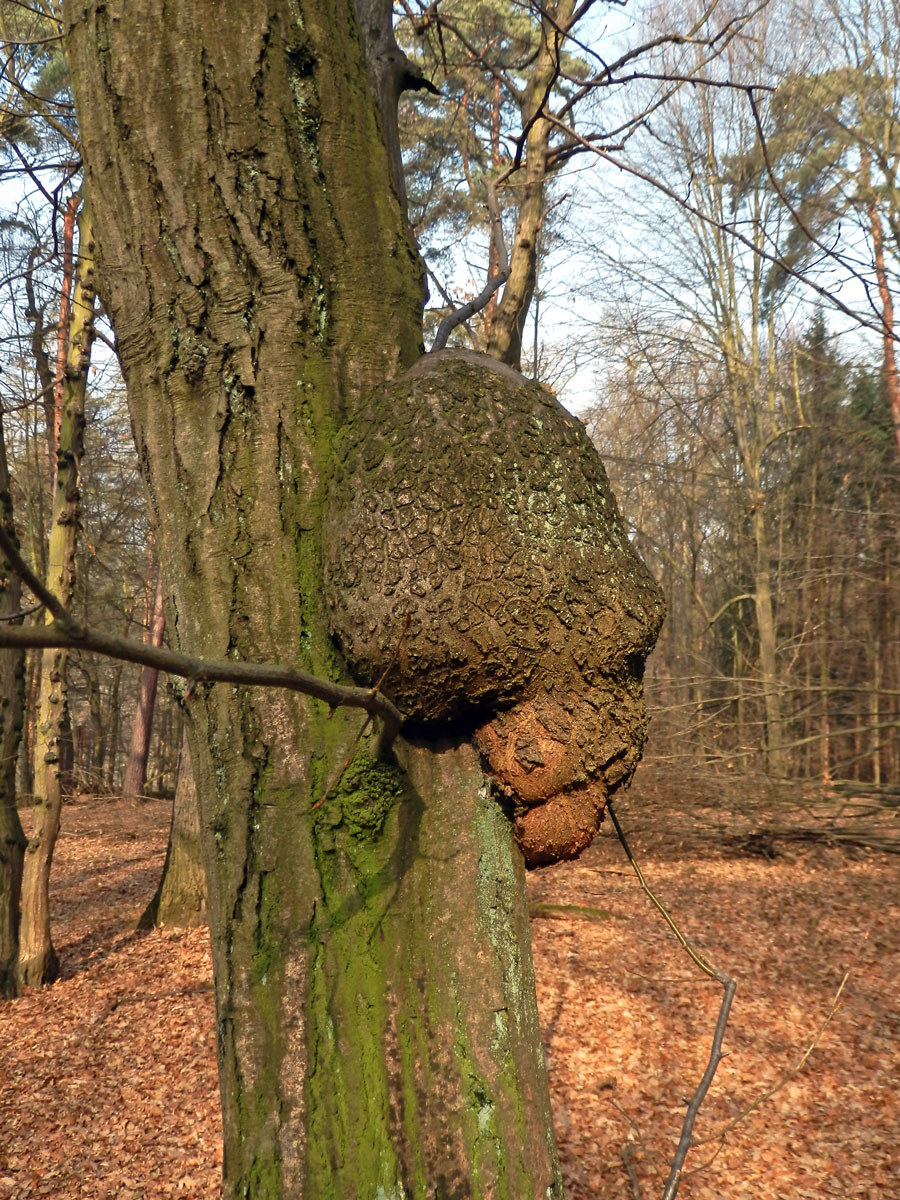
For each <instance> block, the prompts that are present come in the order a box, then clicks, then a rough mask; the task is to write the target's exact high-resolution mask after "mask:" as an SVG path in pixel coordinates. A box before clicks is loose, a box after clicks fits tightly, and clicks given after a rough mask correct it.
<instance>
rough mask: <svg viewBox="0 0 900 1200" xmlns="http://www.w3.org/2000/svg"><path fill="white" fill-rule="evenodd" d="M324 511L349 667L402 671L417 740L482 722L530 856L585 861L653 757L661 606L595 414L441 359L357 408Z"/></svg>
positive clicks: (481, 367)
mask: <svg viewBox="0 0 900 1200" xmlns="http://www.w3.org/2000/svg"><path fill="white" fill-rule="evenodd" d="M327 512H328V517H327V520H326V526H325V536H324V539H323V544H324V546H325V561H324V573H325V594H326V601H327V603H328V607H329V613H330V620H331V625H332V630H333V632H334V635H335V637H336V639H337V641H338V643H339V645H340V647H341V649H342V650H343V653H344V655H345V657H346V659H347V661H348V663H349V665H350V667H351V669H352V670H353V672H354V674H355V675H356V676H357V677H358V678H359V679H360V680H364V681H366V682H369V683H374V682H375V681H376V680H378V679H380V678H381V677H382V675H383V674H384V673H385V672H387V676H386V679H385V681H384V683H383V687H384V690H385V691H386V692H387V694H388V695H389V696H391V698H392V699H393V700H394V701H395V702H396V703H397V704H398V705H399V706H400V707H401V708H402V709H403V711H404V712H405V713H406V714H407V715H408V718H409V721H410V723H411V726H412V727H413V728H415V727H420V728H421V727H424V728H429V727H435V726H438V725H446V724H448V723H450V724H455V725H457V726H461V727H463V728H465V727H467V726H468V727H471V728H472V729H473V730H477V737H478V742H479V745H480V746H481V748H482V750H483V751H484V753H485V754H486V756H487V759H488V762H489V764H490V767H491V770H492V773H493V775H494V777H495V779H496V780H497V782H498V783H499V785H500V786H501V787H502V788H503V789H504V790H505V791H506V792H507V793H508V794H509V795H510V796H511V797H512V799H513V801H514V806H515V820H516V830H517V836H518V838H519V842H520V844H521V845H522V847H523V850H524V852H525V855H526V859H527V860H528V861H529V862H530V863H537V862H550V861H556V860H557V859H559V858H565V857H572V856H574V855H575V854H577V853H578V852H579V851H580V850H582V849H583V848H584V846H585V845H587V844H588V842H589V841H590V838H591V837H592V836H593V833H594V832H595V831H596V828H597V826H598V824H599V820H600V818H601V816H602V811H603V806H604V803H605V799H606V796H607V794H608V792H609V791H611V790H612V789H614V788H615V787H618V786H619V785H621V784H622V783H623V782H624V781H625V780H627V779H629V778H630V776H631V774H632V772H633V771H634V768H635V766H636V764H637V761H638V759H639V757H640V753H641V749H642V747H643V742H644V736H645V729H646V722H645V716H644V708H643V698H642V685H641V679H642V675H643V665H644V661H645V659H646V657H647V654H648V653H649V651H650V649H651V648H652V646H653V644H654V642H655V640H656V636H657V633H658V631H659V627H660V624H661V622H662V617H663V612H664V607H663V602H662V596H661V593H660V590H659V588H658V586H657V585H656V583H655V582H654V580H653V579H652V577H651V576H650V574H649V572H648V571H647V569H646V567H645V566H644V565H643V563H642V562H641V561H640V559H639V558H638V557H637V555H636V554H635V552H634V549H633V548H632V546H631V543H630V541H629V539H628V535H627V531H626V528H625V524H624V521H623V520H622V517H621V514H620V512H619V509H618V506H617V504H616V501H615V498H614V496H613V494H612V491H611V489H610V486H609V481H608V479H607V477H606V472H605V471H604V469H603V464H602V462H601V461H600V457H599V455H598V454H597V451H596V450H595V448H594V446H593V445H592V443H591V442H590V439H589V438H588V437H587V435H586V433H585V431H584V428H583V426H582V425H581V422H579V421H578V420H577V419H576V418H575V417H572V416H571V415H570V414H568V413H567V412H566V411H565V410H564V409H563V408H562V406H561V405H560V404H559V402H558V401H557V400H556V399H555V397H554V396H553V395H552V393H551V392H550V391H549V390H548V389H546V388H544V387H542V386H541V385H540V384H537V383H533V382H531V383H529V382H528V381H526V380H525V379H524V378H522V376H520V375H518V374H517V373H516V372H515V371H512V370H511V369H510V368H507V367H501V366H500V365H499V364H497V363H495V362H493V361H492V360H491V359H488V358H486V357H482V356H478V355H472V354H469V353H467V352H459V351H446V352H443V353H441V354H438V355H433V356H427V357H425V358H423V359H421V360H420V361H419V362H418V363H417V364H416V365H415V366H414V367H413V368H412V369H411V370H410V371H408V372H407V373H406V374H405V375H404V376H402V377H401V378H400V379H399V380H398V381H396V382H395V383H393V384H390V385H387V386H386V387H383V388H381V389H378V390H376V391H375V392H374V393H373V394H372V395H370V396H369V397H368V398H367V399H366V400H365V401H364V402H363V403H362V404H360V405H359V406H357V408H356V409H355V410H353V411H352V412H351V414H350V418H349V420H348V422H347V424H346V425H345V427H344V428H343V430H342V431H341V432H340V433H339V434H338V437H337V439H336V444H335V467H334V470H333V474H332V477H331V480H330V485H329V503H328V505H327Z"/></svg>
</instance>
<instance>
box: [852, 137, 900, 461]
mask: <svg viewBox="0 0 900 1200" xmlns="http://www.w3.org/2000/svg"><path fill="white" fill-rule="evenodd" d="M871 173H872V172H871V164H870V158H869V151H868V148H867V147H866V145H865V143H863V142H861V143H860V178H861V187H862V190H863V195H864V198H865V201H866V212H867V214H868V217H869V228H870V229H871V231H872V253H873V257H874V259H875V279H876V281H877V283H878V295H879V298H880V300H881V323H882V326H883V330H882V341H881V345H882V357H883V362H884V390H885V396H886V398H887V402H888V408H889V410H890V414H891V421H892V422H893V425H894V439H895V441H896V443H897V452H898V453H900V374H898V372H897V355H896V352H895V349H894V339H895V337H896V333H895V330H894V300H893V297H892V296H891V289H890V285H889V283H888V277H887V270H886V268H885V265H884V231H883V229H882V225H881V216H880V214H879V212H878V205H877V204H876V203H875V199H874V195H873V192H872V182H871Z"/></svg>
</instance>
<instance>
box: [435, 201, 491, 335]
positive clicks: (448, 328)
mask: <svg viewBox="0 0 900 1200" xmlns="http://www.w3.org/2000/svg"><path fill="white" fill-rule="evenodd" d="M484 186H485V190H486V192H487V207H488V213H489V214H490V218H491V241H492V242H493V243H494V249H495V251H496V253H497V262H498V264H499V267H498V270H497V273H496V275H492V276H491V278H490V279H489V280H488V281H487V283H486V284H485V286H484V287H483V288H482V290H481V291H480V292H479V293H478V295H477V296H476V297H475V298H474V299H473V300H470V301H469V302H468V304H463V305H462V306H461V307H460V308H457V309H454V311H453V312H451V313H448V314H447V316H446V317H444V319H443V321H441V323H440V325H438V328H437V333H436V334H435V335H434V341H433V342H432V344H431V353H432V354H433V353H434V352H435V351H437V350H443V349H444V347H445V346H446V345H447V339H448V338H449V337H450V334H451V333H452V332H453V330H454V329H455V328H456V327H457V325H462V324H463V322H465V321H468V319H469V317H471V316H474V314H475V313H477V312H481V310H482V309H483V308H484V307H485V306H486V305H487V303H488V301H489V300H490V298H491V296H493V294H494V292H496V291H497V290H498V289H499V288H501V287H502V286H503V285H504V283H506V281H507V279H509V256H508V254H507V252H506V241H505V240H504V237H503V222H502V221H501V219H500V206H499V204H498V203H497V185H496V183H495V181H494V180H492V179H485V181H484Z"/></svg>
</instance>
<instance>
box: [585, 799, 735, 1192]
mask: <svg viewBox="0 0 900 1200" xmlns="http://www.w3.org/2000/svg"><path fill="white" fill-rule="evenodd" d="M606 810H607V812H608V813H609V815H610V817H611V819H612V823H613V825H614V827H615V830H616V835H617V837H618V839H619V841H620V842H621V843H622V849H623V850H624V851H625V853H626V855H627V856H628V861H629V862H630V863H631V866H632V869H633V871H634V873H635V875H636V876H637V878H638V883H640V885H641V887H642V889H643V890H644V893H645V895H646V896H647V897H648V898H649V900H650V901H651V903H652V904H653V906H654V908H656V909H657V911H658V912H659V913H660V914H661V916H662V917H663V920H664V921H665V922H666V924H667V925H668V926H669V928H670V929H671V930H672V932H673V933H674V934H675V936H676V938H677V939H678V941H679V943H680V944H681V946H682V948H683V949H684V950H685V951H686V952H687V954H688V955H689V956H690V958H691V959H692V960H693V961H694V962H695V963H696V964H697V966H698V967H699V968H700V970H701V971H703V973H704V974H705V975H708V976H709V977H710V979H715V980H716V981H717V982H718V983H720V984H721V985H722V988H723V995H722V1003H721V1005H720V1006H719V1017H718V1020H717V1021H716V1029H715V1033H714V1034H713V1040H712V1046H711V1048H710V1052H709V1060H708V1062H707V1064H706V1070H705V1071H704V1072H703V1075H702V1077H701V1079H700V1082H699V1083H698V1084H697V1088H696V1091H695V1092H694V1094H693V1096H692V1097H691V1100H690V1102H689V1104H688V1107H687V1112H686V1113H685V1117H684V1122H683V1124H682V1126H681V1137H680V1138H679V1140H678V1147H677V1149H676V1151H675V1154H674V1155H673V1157H672V1163H671V1167H670V1170H669V1177H668V1179H667V1180H666V1186H665V1190H664V1192H663V1196H662V1200H674V1197H675V1196H676V1195H677V1194H678V1189H679V1187H680V1186H681V1180H682V1178H683V1175H684V1171H683V1168H684V1162H685V1159H686V1158H687V1153H688V1151H689V1150H690V1149H691V1147H692V1145H693V1144H694V1139H693V1133H694V1124H695V1122H696V1120H697V1116H698V1115H699V1112H700V1108H701V1106H702V1104H703V1101H704V1100H705V1099H706V1093H707V1092H708V1091H709V1089H710V1086H711V1085H712V1081H713V1079H714V1078H715V1074H716V1071H717V1070H718V1067H719V1063H720V1062H721V1061H722V1059H723V1058H724V1057H725V1056H724V1054H723V1052H722V1042H723V1041H724V1038H725V1030H726V1029H727V1027H728V1018H729V1016H730V1014H731V1006H732V1004H733V1002H734V995H735V992H736V991H737V980H736V979H732V978H731V976H730V975H726V974H725V972H724V971H721V970H719V969H718V968H716V967H714V966H712V965H711V964H710V963H709V962H707V960H706V959H705V958H704V957H703V955H702V954H700V953H699V951H697V950H695V949H694V947H693V946H692V945H691V944H690V942H689V941H688V940H687V938H686V937H685V936H684V934H683V933H682V932H681V930H680V929H679V928H678V926H677V925H676V924H675V922H674V920H673V919H672V916H671V914H670V913H669V911H668V909H667V908H666V907H665V905H664V904H663V903H662V901H660V900H659V899H658V898H657V896H656V895H655V894H654V892H653V891H652V890H651V888H650V885H649V884H648V883H647V881H646V879H645V878H644V873H643V871H642V870H641V868H640V865H639V864H638V861H637V859H636V858H635V857H634V853H633V852H632V849H631V847H630V846H629V844H628V839H627V838H626V837H625V832H624V830H623V829H622V826H621V825H620V824H619V818H618V816H617V815H616V810H615V808H614V807H613V803H612V801H611V800H607V802H606Z"/></svg>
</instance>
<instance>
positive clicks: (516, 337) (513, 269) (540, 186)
mask: <svg viewBox="0 0 900 1200" xmlns="http://www.w3.org/2000/svg"><path fill="white" fill-rule="evenodd" d="M574 7H575V6H574V0H560V2H559V3H557V4H552V5H551V4H548V5H544V7H543V11H542V16H541V48H540V51H539V52H538V55H537V57H536V59H535V61H534V64H533V66H532V67H531V69H530V71H529V76H528V82H527V84H526V85H525V96H524V102H523V104H522V123H523V128H527V129H528V133H527V135H526V139H525V163H524V166H523V168H522V170H521V172H520V173H519V174H518V175H516V176H515V177H514V182H515V186H516V189H517V195H518V196H519V214H518V218H517V220H516V232H515V237H514V238H513V245H512V250H511V252H510V256H509V278H508V279H507V281H506V283H505V285H504V287H503V296H502V298H501V300H500V302H499V304H498V305H497V308H496V311H495V312H494V313H493V316H492V320H491V327H490V336H489V337H488V342H487V352H488V354H490V355H491V356H492V357H493V358H497V359H499V360H500V361H501V362H505V363H509V365H510V366H513V367H516V368H517V369H518V367H519V364H520V362H521V358H522V335H523V331H524V329H525V319H526V317H527V316H528V309H529V307H530V305H531V301H532V299H533V297H534V289H535V286H536V283H537V261H538V235H539V233H540V230H541V225H542V223H543V220H544V202H545V196H546V185H547V171H548V156H549V151H550V135H551V133H552V132H553V130H554V128H555V126H554V125H553V124H552V122H551V121H549V120H548V119H547V118H546V117H545V116H543V115H541V114H542V113H543V112H544V110H545V105H546V104H547V103H548V102H549V95H550V90H551V88H552V86H553V82H554V80H555V79H556V77H557V74H558V71H559V56H560V54H561V52H562V42H563V37H562V35H561V33H560V31H561V30H566V29H568V28H569V26H570V24H571V21H572V13H573V10H574Z"/></svg>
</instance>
